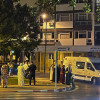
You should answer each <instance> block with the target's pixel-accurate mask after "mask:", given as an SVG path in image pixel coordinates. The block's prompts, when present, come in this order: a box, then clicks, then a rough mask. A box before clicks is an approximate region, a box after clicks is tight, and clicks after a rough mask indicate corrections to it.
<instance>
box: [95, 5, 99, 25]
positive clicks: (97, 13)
mask: <svg viewBox="0 0 100 100" xmlns="http://www.w3.org/2000/svg"><path fill="white" fill-rule="evenodd" d="M95 18H96V23H97V24H100V6H98V7H97V9H96V17H95Z"/></svg>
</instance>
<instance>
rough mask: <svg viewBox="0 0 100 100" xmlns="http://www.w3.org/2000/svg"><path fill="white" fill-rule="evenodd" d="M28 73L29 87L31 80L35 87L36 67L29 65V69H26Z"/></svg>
mask: <svg viewBox="0 0 100 100" xmlns="http://www.w3.org/2000/svg"><path fill="white" fill-rule="evenodd" d="M27 70H28V71H29V85H31V80H32V79H33V81H34V85H35V70H36V65H34V64H33V62H32V63H31V65H30V66H29V68H28V69H27Z"/></svg>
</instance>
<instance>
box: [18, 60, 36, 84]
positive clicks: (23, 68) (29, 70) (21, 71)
mask: <svg viewBox="0 0 100 100" xmlns="http://www.w3.org/2000/svg"><path fill="white" fill-rule="evenodd" d="M17 69H18V85H19V86H24V77H27V78H28V79H29V85H31V80H32V79H33V81H34V85H35V70H36V65H34V64H33V62H32V63H31V64H30V65H28V64H27V62H24V63H23V64H22V63H20V65H19V66H18V67H17Z"/></svg>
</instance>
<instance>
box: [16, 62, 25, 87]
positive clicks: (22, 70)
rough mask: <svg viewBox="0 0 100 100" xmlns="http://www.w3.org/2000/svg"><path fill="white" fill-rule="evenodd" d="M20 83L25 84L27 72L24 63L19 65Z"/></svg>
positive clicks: (20, 84)
mask: <svg viewBox="0 0 100 100" xmlns="http://www.w3.org/2000/svg"><path fill="white" fill-rule="evenodd" d="M17 69H18V85H19V86H24V74H25V70H24V67H23V65H22V63H20V65H19V66H18V68H17Z"/></svg>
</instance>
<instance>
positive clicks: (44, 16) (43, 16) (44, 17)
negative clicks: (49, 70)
mask: <svg viewBox="0 0 100 100" xmlns="http://www.w3.org/2000/svg"><path fill="white" fill-rule="evenodd" d="M42 18H43V20H45V21H46V31H45V51H44V52H45V53H44V73H45V66H46V32H47V20H46V19H47V15H46V14H45V13H43V14H42Z"/></svg>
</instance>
